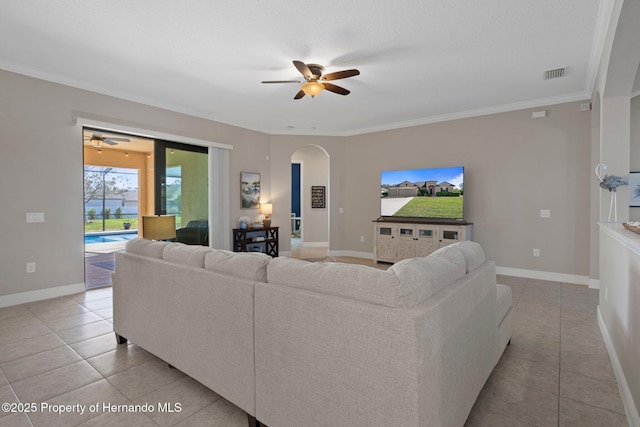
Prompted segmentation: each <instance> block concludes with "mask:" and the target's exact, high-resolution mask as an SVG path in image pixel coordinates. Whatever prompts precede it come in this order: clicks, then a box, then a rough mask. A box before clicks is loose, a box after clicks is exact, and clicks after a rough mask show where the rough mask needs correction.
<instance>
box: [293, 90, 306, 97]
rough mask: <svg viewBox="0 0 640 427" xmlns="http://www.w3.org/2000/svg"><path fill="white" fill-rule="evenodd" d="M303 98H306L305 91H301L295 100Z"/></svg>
mask: <svg viewBox="0 0 640 427" xmlns="http://www.w3.org/2000/svg"><path fill="white" fill-rule="evenodd" d="M302 97H304V91H302V90H301V91H300V92H298V93H296V96H294V97H293V99H300V98H302Z"/></svg>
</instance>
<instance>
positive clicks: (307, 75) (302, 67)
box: [293, 61, 313, 80]
mask: <svg viewBox="0 0 640 427" xmlns="http://www.w3.org/2000/svg"><path fill="white" fill-rule="evenodd" d="M293 65H295V66H296V68H297V69H298V71H300V74H302V75H303V76H304V78H305V79H307V80H309V79H310V78H311V77H313V73H312V72H311V70H310V69H309V67H307V64H305V63H304V62H301V61H293Z"/></svg>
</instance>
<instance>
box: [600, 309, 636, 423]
mask: <svg viewBox="0 0 640 427" xmlns="http://www.w3.org/2000/svg"><path fill="white" fill-rule="evenodd" d="M598 326H600V333H601V334H602V338H603V339H604V344H605V345H606V346H607V351H608V352H609V359H611V366H612V367H613V372H614V373H615V375H616V380H617V381H618V389H619V390H620V397H621V398H622V404H623V405H624V411H625V413H626V414H627V420H628V421H629V425H630V426H631V427H640V416H639V415H638V408H636V405H635V403H634V401H633V396H632V395H631V390H630V389H629V384H628V383H627V379H626V377H625V376H624V371H623V370H622V365H621V364H620V359H618V353H616V349H615V347H614V346H613V342H612V341H611V336H610V335H609V330H608V329H607V324H606V323H605V322H604V318H603V317H602V312H601V311H600V306H598Z"/></svg>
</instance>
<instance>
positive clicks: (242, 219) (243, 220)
mask: <svg viewBox="0 0 640 427" xmlns="http://www.w3.org/2000/svg"><path fill="white" fill-rule="evenodd" d="M238 222H239V223H240V228H242V229H245V228H247V225H248V224H249V223H250V222H251V218H249V217H248V216H241V217H240V218H239V219H238Z"/></svg>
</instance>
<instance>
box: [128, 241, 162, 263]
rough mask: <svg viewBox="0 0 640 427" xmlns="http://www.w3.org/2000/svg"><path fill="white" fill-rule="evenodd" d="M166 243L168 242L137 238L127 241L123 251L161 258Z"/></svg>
mask: <svg viewBox="0 0 640 427" xmlns="http://www.w3.org/2000/svg"><path fill="white" fill-rule="evenodd" d="M168 244H169V242H156V241H153V240H147V239H140V238H137V239H131V240H129V241H127V243H126V244H125V251H126V252H129V253H132V254H136V255H142V256H147V257H150V258H160V259H162V254H163V252H164V248H165V246H167V245H168Z"/></svg>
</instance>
